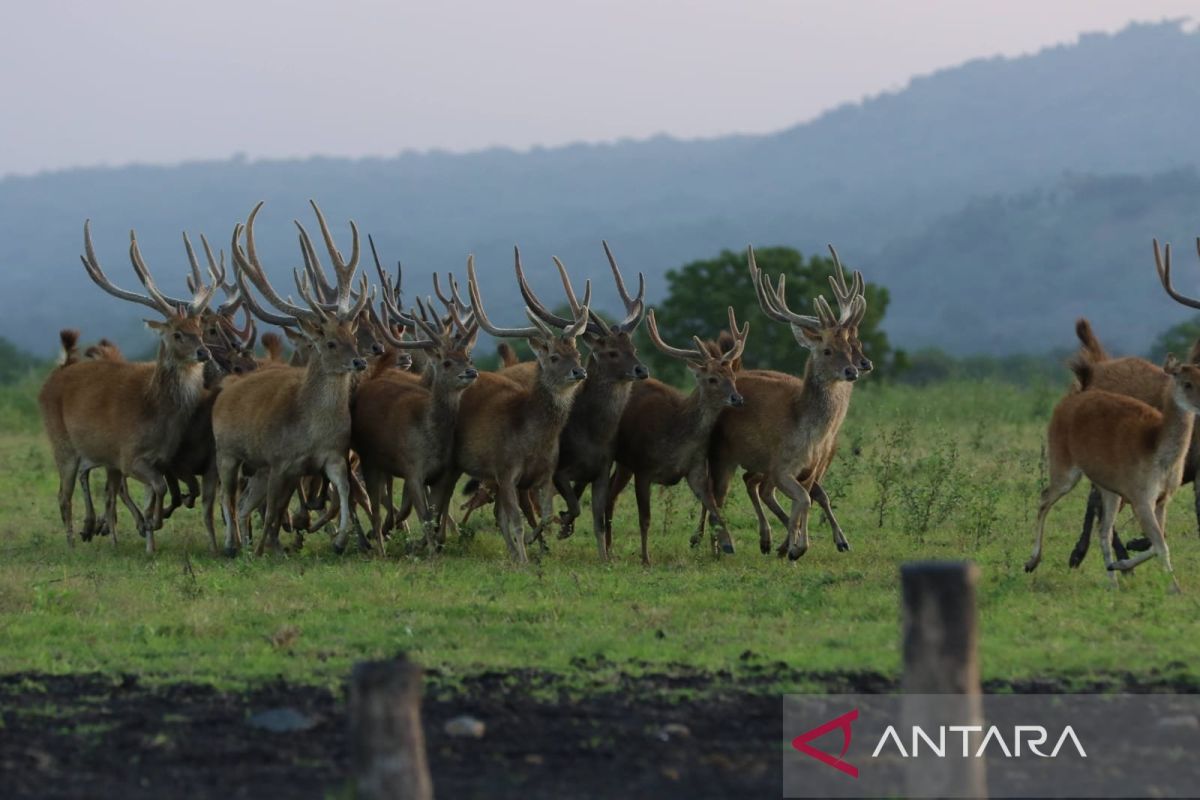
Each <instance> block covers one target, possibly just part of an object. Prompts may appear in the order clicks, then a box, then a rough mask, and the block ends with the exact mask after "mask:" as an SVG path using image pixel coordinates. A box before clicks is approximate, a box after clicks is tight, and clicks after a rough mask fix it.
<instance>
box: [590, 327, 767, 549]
mask: <svg viewBox="0 0 1200 800" xmlns="http://www.w3.org/2000/svg"><path fill="white" fill-rule="evenodd" d="M728 311H729V330H730V331H732V332H733V338H734V342H733V346H732V348H731V349H730V350H728V351H725V352H722V351H720V350H719V349H718V348H716V347H715V346H710V345H709V344H707V343H705V342H702V341H701V340H700V338H699V337H695V336H694V337H692V340H693V342H694V343H695V345H696V347H695V348H694V349H687V348H679V347H673V346H671V345H669V344H667V343H666V342H665V341H663V338H662V335H661V334H660V333H659V330H658V322H657V320H656V319H655V315H654V309H650V311H649V312H648V313H647V316H646V330H647V332H648V333H649V335H650V341H651V342H652V343H653V344H654V346H655V347H656V348H657V349H658V350H659V351H660V352H662V353H663V354H664V355H667V356H669V357H671V358H676V359H679V360H680V361H683V362H684V364H686V365H687V367H688V370H689V371H691V373H692V377H693V378H694V379H695V381H696V386H695V388H694V389H693V390H692V391H691V392H690V393H689V394H686V395H685V394H684V393H683V392H681V391H679V390H678V389H676V388H674V387H672V386H669V385H668V384H665V383H663V382H662V381H657V380H653V379H646V380H644V381H641V382H639V383H638V384H637V385H636V386H634V388H633V391H632V392H631V393H630V397H629V402H628V403H627V404H626V406H625V410H624V412H623V413H622V414H621V420H620V424H619V426H618V431H617V442H616V445H617V446H616V465H617V466H616V469H615V471H614V472H613V475H612V478H611V485H610V487H609V498H608V506H607V508H606V509H605V517H604V523H605V526H606V531H605V536H606V539H607V540H609V541H611V532H610V531H611V525H612V518H613V513H614V509H615V507H616V502H617V498H618V496H619V495H620V493H621V491H622V490H623V489H624V488H625V486H627V485H628V484H629V481H630V480H631V479H632V480H633V482H634V484H633V486H634V493H635V495H636V497H637V506H638V527H639V529H640V532H641V540H642V564H643V565H646V566H649V564H650V552H649V549H648V540H647V539H648V534H649V531H650V487H651V485H653V484H658V485H663V486H673V485H674V484H676V483H678V482H679V481H680V480H686V481H687V484H688V488H690V489H691V490H692V493H693V494H694V495H695V496H696V499H697V500H699V501H700V504H701V506H702V507H703V508H704V509H705V510H706V511H708V512H709V514H711V516H712V520H713V524H714V528H715V529H716V534H717V536H718V539H719V541H720V546H721V549H722V550H724V551H725V552H727V553H732V552H733V543H732V539H731V538H730V536H729V531H728V530H727V529H726V527H725V523H724V521H723V520H722V519H721V515H720V512H719V511H718V510H717V506H716V500H715V499H714V498H713V494H712V486H711V482H710V479H709V472H708V448H709V437H710V435H711V433H712V429H713V426H714V425H716V422H717V418H718V417H719V416H720V415H721V412H722V411H724V410H725V409H726V408H730V409H740V408H741V407H742V405H743V404H744V402H745V400H744V398H743V397H742V395H741V394H739V391H738V387H737V381H736V378H735V375H734V371H733V367H732V363H733V362H734V361H736V360H737V359H738V358H740V357H741V355H742V351H743V350H744V349H745V347H746V338H747V337H748V336H749V334H750V324H749V323H746V324H745V325H744V326H743V327H742V328H740V329H739V328H738V325H737V318H736V317H735V316H734V311H733V307H732V306H730V307H729V309H728ZM700 535H701V534H700V531H699V530H697V531H696V533H695V534H694V535H693V537H692V539H693V543H698V542H699V541H700Z"/></svg>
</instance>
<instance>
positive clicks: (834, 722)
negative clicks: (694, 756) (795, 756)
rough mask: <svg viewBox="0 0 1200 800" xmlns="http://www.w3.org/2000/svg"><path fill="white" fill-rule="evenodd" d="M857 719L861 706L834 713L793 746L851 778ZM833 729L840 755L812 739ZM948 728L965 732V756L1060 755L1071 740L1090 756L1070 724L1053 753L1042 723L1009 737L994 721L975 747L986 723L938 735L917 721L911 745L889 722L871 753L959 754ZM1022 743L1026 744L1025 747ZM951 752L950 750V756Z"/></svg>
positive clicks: (1082, 754)
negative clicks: (952, 748)
mask: <svg viewBox="0 0 1200 800" xmlns="http://www.w3.org/2000/svg"><path fill="white" fill-rule="evenodd" d="M857 719H858V709H857V708H855V709H853V710H851V711H847V712H846V713H845V714H842V715H841V716H839V717H834V718H833V719H831V720H829V721H828V722H825V723H822V724H821V725H818V726H817V727H815V728H813V729H812V730H808V731H805V732H804V733H802V734H800V735H799V736H797V737H796V738H795V739H792V747H793V748H794V749H795V750H797V751H798V752H801V753H804V755H806V756H809V757H810V758H815V759H816V760H817V761H820V762H821V763H822V764H825V765H826V766H830V767H833V768H834V769H836V770H838V771H839V772H843V773H845V774H846V775H849V776H850V777H851V778H857V777H858V767H856V766H854V765H853V764H851V763H850V762H849V761H846V753H847V752H848V751H849V750H850V741H851V739H852V737H853V730H852V728H851V726H852V725H853V723H854V721H855V720H857ZM833 731H841V732H842V749H841V751H840V752H839V753H838V754H837V755H836V756H835V755H833V754H832V753H827V752H825V751H824V750H818V749H817V748H815V747H813V746H812V744H811V742H812V741H813V740H814V739H820V738H821V737H822V736H824V735H826V734H828V733H832V732H833ZM947 732H949V733H950V734H951V737H953V735H955V734H959V735H961V738H962V748H961V753H962V757H963V758H983V757H985V756H986V755H988V752H989V747H992V751H991V755H992V756H993V757H995V756H998V755H1001V754H1003V755H1004V757H1005V758H1020V757H1021V755H1022V752H1028V753H1031V754H1033V755H1035V756H1040V757H1041V758H1055V757H1057V756H1058V754H1059V751H1060V750H1062V749H1063V746H1064V745H1066V744H1068V743H1069V744H1070V745H1071V747H1073V748H1074V749H1075V752H1076V753H1078V754H1079V757H1080V758H1087V752H1086V751H1085V750H1084V749H1083V744H1082V743H1081V742H1080V741H1079V737H1078V736H1077V735H1076V734H1075V730H1074V729H1073V728H1072V727H1071V726H1070V725H1068V726H1066V727H1065V728H1064V729H1063V731H1062V733H1061V734H1060V735H1059V737H1058V739H1057V742H1056V743H1055V745H1054V749H1053V750H1051V751H1050V752H1049V753H1045V752H1042V750H1041V749H1039V748H1041V747H1042V746H1043V745H1045V744H1046V742H1047V741H1048V740H1049V738H1050V734H1049V732H1048V731H1047V730H1046V729H1045V728H1044V727H1042V726H1041V725H1016V726H1014V728H1013V731H1012V735H1011V736H1010V737H1008V738H1006V737H1005V736H1004V734H1003V733H1002V732H1001V730H1000V728H999V727H997V726H995V725H992V726H990V727H988V728H987V732H986V733H985V734H984V736H983V739H982V741H981V742H980V744H979V746H978V747H977V748H975V749H974V751H972V749H971V747H970V737H971V734H973V733H984V728H983V726H982V725H942V726H939V727H938V729H937V736H936V738H935V737H934V736H931V735H930V734H929V733H928V732H927V731H926V730H925V729H924V728H922V727H921V726H919V725H914V726H912V731H911V736H910V737H909V743H910V746H909V747H908V748H907V749H906V748H905V746H904V740H902V739H901V738H900V734H899V733H898V732H897V731H896V726H895V725H888V726H887V728H886V729H885V730H884V732H883V734H882V735H881V736H880V737H879V742H878V743H877V744H876V745H875V749H874V751H872V753H871V758H878V757H879V755H880V753H882V752H884V750H885V748H888V747H889V746H890V747H891V748H894V749H895V751H896V752H897V753H898V754H899V755H900V756H902V757H903V758H917V757H920V756H926V757H933V758H947V757H955V752H953V751H950V750H949V748H948V747H947V743H946V739H947ZM922 742H924V749H925V752H924V753H922V744H921V743H922ZM1009 742H1012V747H1009ZM993 744H994V746H993ZM1022 747H1024V748H1025V749H1024V751H1023V750H1022ZM947 752H949V753H950V755H949V756H947Z"/></svg>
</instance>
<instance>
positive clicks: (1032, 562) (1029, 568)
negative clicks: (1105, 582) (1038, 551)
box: [1025, 558, 1112, 572]
mask: <svg viewBox="0 0 1200 800" xmlns="http://www.w3.org/2000/svg"><path fill="white" fill-rule="evenodd" d="M1039 561H1040V559H1037V558H1031V559H1029V560H1028V561H1026V562H1025V571H1026V572H1033V571H1034V570H1035V569H1037V566H1038V562H1039ZM1109 569H1112V567H1111V566H1110V567H1109Z"/></svg>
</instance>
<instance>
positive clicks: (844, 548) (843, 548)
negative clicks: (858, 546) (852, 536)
mask: <svg viewBox="0 0 1200 800" xmlns="http://www.w3.org/2000/svg"><path fill="white" fill-rule="evenodd" d="M837 549H838V552H839V553H849V552H850V543H849V542H838V543H837Z"/></svg>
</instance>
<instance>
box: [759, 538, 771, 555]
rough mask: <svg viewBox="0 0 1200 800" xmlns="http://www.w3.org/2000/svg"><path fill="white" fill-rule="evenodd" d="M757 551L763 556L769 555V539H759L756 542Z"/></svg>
mask: <svg viewBox="0 0 1200 800" xmlns="http://www.w3.org/2000/svg"><path fill="white" fill-rule="evenodd" d="M758 549H759V550H760V551H761V552H762V554H763V555H764V556H769V555H771V540H770V539H759V540H758Z"/></svg>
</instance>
